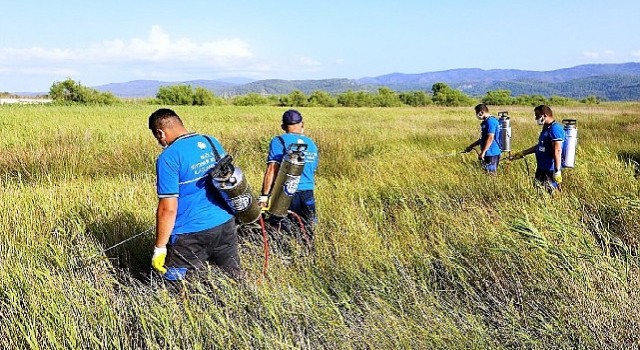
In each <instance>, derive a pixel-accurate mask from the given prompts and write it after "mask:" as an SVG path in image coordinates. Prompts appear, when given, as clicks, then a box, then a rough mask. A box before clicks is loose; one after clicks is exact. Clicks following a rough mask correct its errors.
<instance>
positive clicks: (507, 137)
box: [497, 111, 511, 153]
mask: <svg viewBox="0 0 640 350" xmlns="http://www.w3.org/2000/svg"><path fill="white" fill-rule="evenodd" d="M498 122H500V124H499V125H500V128H499V129H498V135H497V136H498V140H497V141H498V145H500V149H501V150H502V152H509V153H511V119H510V118H509V112H507V111H504V112H498Z"/></svg>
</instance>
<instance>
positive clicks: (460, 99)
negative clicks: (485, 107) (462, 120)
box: [431, 83, 476, 107]
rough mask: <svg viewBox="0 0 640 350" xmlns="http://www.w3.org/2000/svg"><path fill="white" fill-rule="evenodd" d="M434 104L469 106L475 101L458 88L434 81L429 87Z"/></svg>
mask: <svg viewBox="0 0 640 350" xmlns="http://www.w3.org/2000/svg"><path fill="white" fill-rule="evenodd" d="M431 91H432V92H433V97H432V100H433V102H434V103H435V104H437V105H441V106H449V107H459V106H471V105H473V104H474V103H476V101H475V100H474V99H472V98H471V97H469V96H467V95H465V94H464V93H463V92H462V91H460V90H455V89H452V88H450V87H449V86H448V85H447V84H445V83H435V84H433V85H432V87H431Z"/></svg>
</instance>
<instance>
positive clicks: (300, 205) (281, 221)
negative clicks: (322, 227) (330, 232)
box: [269, 190, 318, 244]
mask: <svg viewBox="0 0 640 350" xmlns="http://www.w3.org/2000/svg"><path fill="white" fill-rule="evenodd" d="M289 211H292V212H293V213H294V214H293V215H292V214H289V215H287V216H286V217H283V218H278V217H271V218H270V219H269V224H270V225H271V226H272V227H274V228H275V230H276V231H278V232H279V231H283V232H284V233H285V234H287V235H289V236H292V237H297V238H299V239H300V240H301V241H302V242H304V243H306V244H312V242H313V238H314V225H315V224H316V223H317V222H318V218H317V216H316V200H315V198H314V196H313V190H305V191H297V192H296V193H295V194H294V195H293V198H292V199H291V204H290V205H289ZM298 219H299V220H298Z"/></svg>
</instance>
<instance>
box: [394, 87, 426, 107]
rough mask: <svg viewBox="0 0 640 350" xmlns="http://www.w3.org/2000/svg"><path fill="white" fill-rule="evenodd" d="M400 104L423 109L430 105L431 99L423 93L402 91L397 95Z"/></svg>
mask: <svg viewBox="0 0 640 350" xmlns="http://www.w3.org/2000/svg"><path fill="white" fill-rule="evenodd" d="M398 98H399V99H400V101H402V103H404V104H405V105H408V106H412V107H424V106H428V105H430V104H431V103H433V102H432V101H431V97H430V96H429V95H427V93H426V92H424V91H404V92H401V93H399V94H398Z"/></svg>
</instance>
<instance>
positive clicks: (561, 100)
mask: <svg viewBox="0 0 640 350" xmlns="http://www.w3.org/2000/svg"><path fill="white" fill-rule="evenodd" d="M572 102H575V100H572V99H570V98H568V97H564V96H556V95H554V96H551V98H549V104H550V105H553V106H568V105H570V104H571V103H572Z"/></svg>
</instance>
